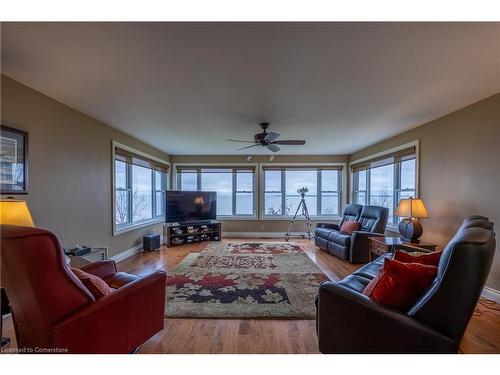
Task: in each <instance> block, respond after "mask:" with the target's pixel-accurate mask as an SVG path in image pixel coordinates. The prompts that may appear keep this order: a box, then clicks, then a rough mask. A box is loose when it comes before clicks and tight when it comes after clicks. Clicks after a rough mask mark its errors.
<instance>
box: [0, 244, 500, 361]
mask: <svg viewBox="0 0 500 375" xmlns="http://www.w3.org/2000/svg"><path fill="white" fill-rule="evenodd" d="M226 240H245V241H252V242H263V241H280V239H269V238H252V239H248V238H247V239H241V238H239V239H226ZM294 241H296V242H298V243H300V244H301V245H302V246H303V248H304V250H305V251H306V252H307V254H308V255H309V257H310V258H311V259H312V260H313V261H314V262H315V263H316V264H317V265H318V266H319V267H320V268H321V270H322V271H323V272H324V273H325V274H326V275H327V276H328V277H329V278H330V279H331V280H338V279H340V278H343V277H344V276H346V275H348V274H350V273H351V272H353V271H354V270H356V269H357V268H358V267H359V266H356V265H352V264H349V263H347V262H343V261H341V260H338V259H336V258H335V257H333V256H331V255H328V254H326V253H324V252H322V251H320V250H319V249H316V247H315V246H314V244H313V243H312V241H308V240H302V239H299V240H294ZM205 246H206V243H198V244H192V245H186V246H180V247H174V248H169V249H167V248H162V249H161V250H160V251H159V252H151V253H139V254H136V255H134V256H132V257H130V258H128V259H126V260H124V261H122V262H120V263H119V264H118V268H119V270H120V271H126V272H130V273H135V274H141V275H145V274H148V273H150V272H152V271H155V270H164V271H166V272H168V271H171V270H173V269H174V268H175V267H176V265H177V264H178V263H179V262H180V261H181V260H182V259H184V257H185V256H186V255H188V254H189V253H192V252H200V251H202V250H203V248H204V247H205ZM4 323H5V326H4V328H5V329H4V336H7V337H10V338H11V339H12V338H13V337H14V333H13V328H12V321H11V319H10V318H7V319H5V320H4ZM316 340H317V339H316V331H315V322H314V320H238V319H171V318H169V319H165V328H164V329H163V330H162V331H161V332H159V333H158V334H156V335H155V336H153V337H152V338H151V339H150V340H149V341H147V342H146V343H145V344H144V345H142V347H141V348H140V350H139V353H318V349H317V342H316ZM14 341H15V340H14ZM12 345H15V342H13V343H11V344H10V345H9V346H12ZM461 350H462V351H463V352H464V353H500V305H498V304H494V303H492V302H491V301H489V300H485V299H481V301H480V304H479V305H478V308H477V309H476V312H475V314H474V316H473V317H472V320H471V322H470V324H469V326H468V328H467V331H466V333H465V336H464V339H463V340H462V344H461Z"/></svg>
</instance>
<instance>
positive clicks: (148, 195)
mask: <svg viewBox="0 0 500 375" xmlns="http://www.w3.org/2000/svg"><path fill="white" fill-rule="evenodd" d="M114 163H115V168H114V169H115V176H114V206H115V210H114V222H115V232H117V231H118V232H119V231H123V230H126V229H128V228H131V227H137V226H140V225H141V224H144V225H147V224H150V223H151V222H153V221H160V220H163V218H164V216H165V191H166V190H167V173H168V166H167V165H165V164H162V163H159V162H157V161H154V160H150V159H147V158H146V157H145V156H142V155H136V154H134V153H132V152H131V151H127V150H125V149H121V148H117V147H115V160H114Z"/></svg>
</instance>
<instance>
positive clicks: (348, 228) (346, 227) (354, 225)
mask: <svg viewBox="0 0 500 375" xmlns="http://www.w3.org/2000/svg"><path fill="white" fill-rule="evenodd" d="M360 228H361V224H360V223H359V222H358V221H346V222H344V224H342V228H340V231H341V232H342V233H345V234H348V235H351V234H352V232H355V231H357V230H359V229H360Z"/></svg>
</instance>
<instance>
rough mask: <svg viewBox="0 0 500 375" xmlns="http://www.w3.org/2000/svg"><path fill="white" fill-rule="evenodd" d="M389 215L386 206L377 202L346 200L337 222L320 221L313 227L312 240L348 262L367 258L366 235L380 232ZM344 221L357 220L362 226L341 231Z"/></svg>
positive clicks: (365, 260)
mask: <svg viewBox="0 0 500 375" xmlns="http://www.w3.org/2000/svg"><path fill="white" fill-rule="evenodd" d="M388 218H389V209H388V208H386V207H379V206H362V205H360V204H349V205H347V206H346V207H345V209H344V214H343V215H342V219H341V220H340V223H339V224H329V223H319V224H318V225H317V226H316V230H315V231H314V242H315V244H316V246H318V247H319V248H320V249H321V250H325V251H328V252H329V253H330V254H332V255H335V256H336V257H337V258H340V259H343V260H347V261H349V262H351V263H366V262H368V261H370V250H369V243H368V238H369V237H373V236H380V235H383V234H384V232H385V228H386V226H387V220H388ZM346 221H359V222H360V223H361V229H360V230H359V231H356V232H353V233H352V235H349V234H345V233H342V232H341V231H340V228H341V227H342V224H344V223H345V222H346Z"/></svg>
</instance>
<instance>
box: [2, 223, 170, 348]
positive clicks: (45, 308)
mask: <svg viewBox="0 0 500 375" xmlns="http://www.w3.org/2000/svg"><path fill="white" fill-rule="evenodd" d="M0 230H1V236H2V253H1V257H2V262H1V263H2V264H1V270H2V274H1V275H2V286H3V287H4V288H5V291H6V292H7V297H8V298H9V301H10V305H11V311H12V318H13V322H14V329H15V333H16V339H17V347H18V348H19V349H20V350H21V351H22V350H26V351H27V352H29V350H33V353H35V352H36V351H37V350H38V352H41V353H44V352H46V353H50V352H55V353H58V352H63V353H130V352H132V351H134V350H135V349H136V348H137V347H138V346H139V345H141V344H142V343H144V342H145V341H146V340H148V339H149V338H150V337H151V336H153V335H154V334H155V333H157V332H158V331H160V330H161V329H162V328H163V323H164V319H165V317H164V315H165V314H164V311H165V281H166V274H165V273H164V272H162V271H156V272H154V273H152V274H150V275H147V276H144V277H138V276H134V275H130V274H127V273H124V272H117V271H116V266H115V263H114V262H113V261H111V260H107V261H100V262H96V263H92V264H89V265H88V266H86V267H83V268H82V269H83V270H84V271H86V272H88V273H91V274H94V275H96V276H98V277H101V278H102V279H104V281H105V282H106V283H107V284H108V285H110V286H111V287H113V288H116V290H115V291H113V292H112V293H111V294H108V295H106V296H104V297H102V298H100V299H98V300H95V298H94V297H93V296H92V294H91V293H90V291H89V290H88V289H87V288H86V287H85V286H84V285H83V284H82V282H81V281H80V280H79V279H78V278H77V277H76V275H75V274H74V273H73V272H72V271H71V270H70V268H69V267H68V266H67V265H66V262H65V260H64V253H63V250H62V247H61V245H60V243H59V240H58V238H57V237H56V236H55V235H54V234H52V233H51V232H49V231H47V230H44V229H39V228H28V227H20V226H12V225H2V226H1V228H0ZM37 348H38V349H37Z"/></svg>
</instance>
